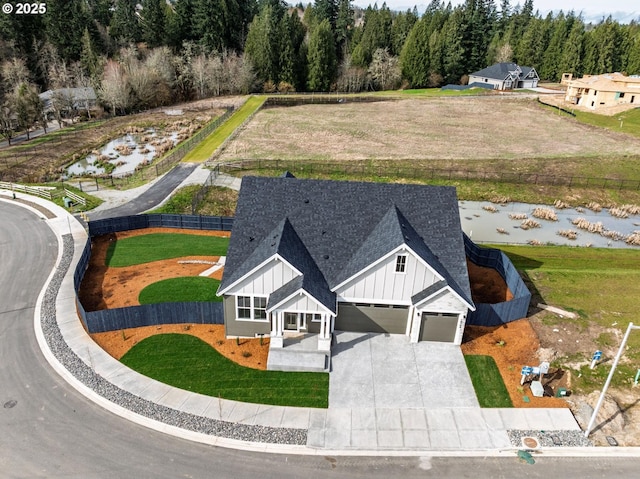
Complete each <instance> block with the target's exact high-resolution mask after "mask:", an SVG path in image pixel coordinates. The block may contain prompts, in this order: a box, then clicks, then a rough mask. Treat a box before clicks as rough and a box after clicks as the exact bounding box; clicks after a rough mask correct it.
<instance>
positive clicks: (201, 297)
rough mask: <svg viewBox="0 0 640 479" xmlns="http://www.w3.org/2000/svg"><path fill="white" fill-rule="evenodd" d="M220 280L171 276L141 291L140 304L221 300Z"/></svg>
mask: <svg viewBox="0 0 640 479" xmlns="http://www.w3.org/2000/svg"><path fill="white" fill-rule="evenodd" d="M218 286H220V281H218V280H217V279H213V278H205V277H200V276H185V277H182V278H169V279H163V280H162V281H157V282H155V283H151V284H150V285H149V286H147V287H145V288H144V289H143V290H142V291H140V295H139V296H138V301H139V302H140V304H155V303H181V302H192V301H193V302H196V301H213V302H221V301H222V297H221V296H216V291H217V290H218Z"/></svg>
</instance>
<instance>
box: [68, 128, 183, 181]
mask: <svg viewBox="0 0 640 479" xmlns="http://www.w3.org/2000/svg"><path fill="white" fill-rule="evenodd" d="M177 138H178V133H176V132H173V133H171V134H170V135H166V136H164V135H159V134H158V132H157V131H156V130H155V129H154V128H149V129H147V130H145V131H144V132H141V133H127V134H126V135H125V136H122V137H120V138H116V139H115V140H112V141H110V142H109V143H107V144H106V145H104V146H103V147H102V148H101V149H100V150H99V151H96V152H94V153H92V154H90V155H89V156H87V157H86V158H84V159H82V160H80V161H77V162H76V163H74V164H73V165H71V166H69V167H68V168H67V177H71V176H85V175H101V174H104V173H110V174H112V175H114V176H123V175H127V174H131V173H133V172H134V171H135V169H136V168H137V167H138V166H140V165H143V164H149V163H151V161H152V160H153V159H154V156H155V155H156V153H158V154H159V155H162V154H164V153H165V152H166V151H168V150H170V149H171V148H173V147H174V146H175V144H176V143H177ZM105 163H109V164H111V165H113V166H114V167H115V168H109V169H112V170H113V171H110V172H109V171H107V168H106V167H105V166H104V164H105Z"/></svg>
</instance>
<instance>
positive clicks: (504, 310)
mask: <svg viewBox="0 0 640 479" xmlns="http://www.w3.org/2000/svg"><path fill="white" fill-rule="evenodd" d="M464 249H465V252H466V254H467V258H469V260H470V261H472V262H473V263H475V264H477V265H478V266H485V267H488V268H493V269H495V270H496V271H498V273H500V276H502V278H503V279H504V280H505V282H506V283H507V286H508V287H509V289H510V290H511V293H513V299H512V300H511V301H504V302H502V303H496V304H486V303H476V310H475V311H469V314H468V315H467V324H469V325H472V326H500V325H501V324H504V323H509V322H511V321H515V320H516V319H521V318H526V317H527V311H528V309H529V302H530V301H531V293H530V292H529V289H528V288H527V286H526V285H525V284H524V281H522V278H521V277H520V274H519V273H518V271H517V270H516V268H515V266H513V263H512V262H511V260H510V259H509V257H508V256H507V255H506V254H504V253H503V252H502V251H500V250H499V249H494V248H483V247H480V246H478V245H476V244H475V243H474V242H473V241H471V239H470V238H469V237H468V236H467V235H464Z"/></svg>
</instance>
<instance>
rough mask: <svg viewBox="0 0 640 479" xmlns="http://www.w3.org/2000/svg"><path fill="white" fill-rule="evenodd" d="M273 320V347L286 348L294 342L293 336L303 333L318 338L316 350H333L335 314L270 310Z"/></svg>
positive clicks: (270, 316)
mask: <svg viewBox="0 0 640 479" xmlns="http://www.w3.org/2000/svg"><path fill="white" fill-rule="evenodd" d="M269 318H270V320H271V342H270V344H271V346H270V347H271V348H285V347H288V346H290V345H291V344H295V341H294V342H293V343H292V341H291V338H297V337H299V336H300V335H303V334H309V335H313V337H315V338H316V343H315V346H316V350H317V351H322V352H328V351H330V350H331V335H332V333H333V329H334V326H335V316H334V315H332V314H330V313H327V312H307V311H291V310H275V311H271V312H269Z"/></svg>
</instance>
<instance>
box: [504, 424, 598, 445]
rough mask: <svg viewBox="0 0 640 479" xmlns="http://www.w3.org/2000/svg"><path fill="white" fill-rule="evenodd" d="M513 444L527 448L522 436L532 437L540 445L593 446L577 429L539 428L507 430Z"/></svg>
mask: <svg viewBox="0 0 640 479" xmlns="http://www.w3.org/2000/svg"><path fill="white" fill-rule="evenodd" d="M507 434H508V435H509V440H510V441H511V444H512V445H513V446H516V447H521V448H525V449H526V447H525V446H524V445H523V443H522V438H525V437H532V438H535V439H536V440H537V442H538V445H539V447H592V446H593V443H592V442H591V441H590V440H589V439H587V438H586V437H584V432H582V431H580V430H576V431H565V430H561V431H541V430H539V429H537V430H529V431H523V430H510V431H507Z"/></svg>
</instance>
